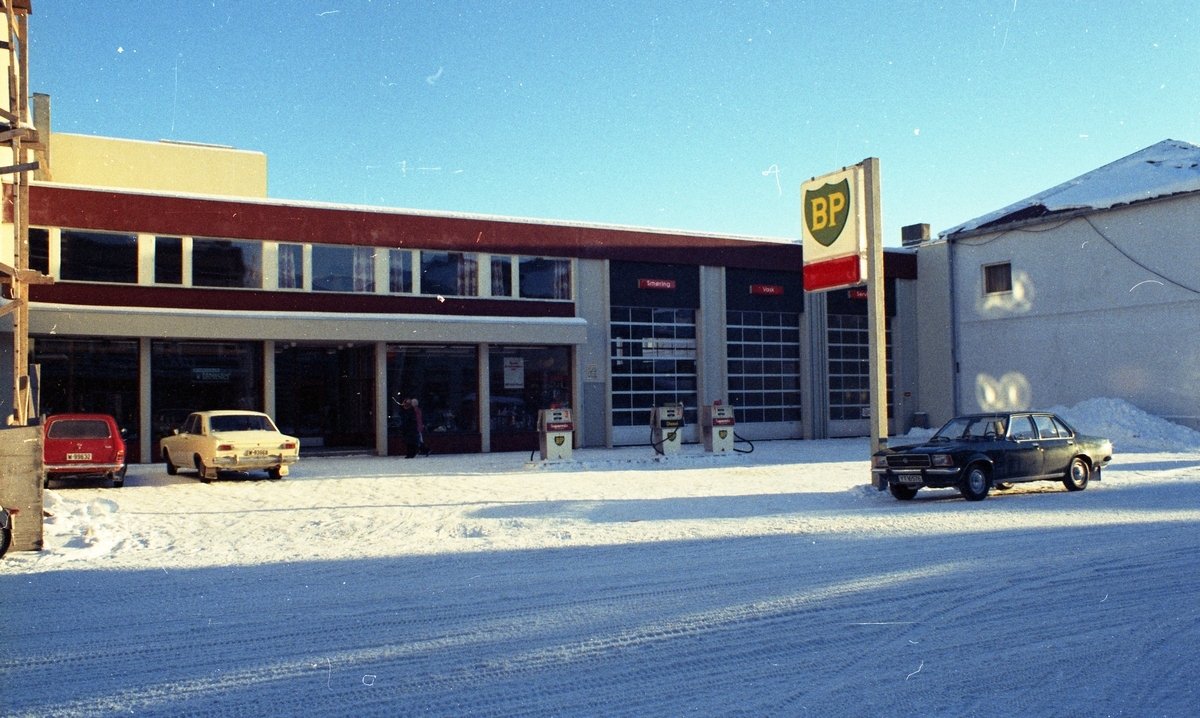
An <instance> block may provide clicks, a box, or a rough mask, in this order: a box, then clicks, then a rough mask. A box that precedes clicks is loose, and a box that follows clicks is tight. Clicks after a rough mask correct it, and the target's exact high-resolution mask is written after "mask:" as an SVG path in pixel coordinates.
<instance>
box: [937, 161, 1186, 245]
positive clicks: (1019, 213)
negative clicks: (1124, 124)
mask: <svg viewBox="0 0 1200 718" xmlns="http://www.w3.org/2000/svg"><path fill="white" fill-rule="evenodd" d="M1196 191H1200V147H1198V146H1196V145H1193V144H1191V143H1189V142H1183V141H1180V140H1171V139H1167V140H1163V141H1162V142H1159V143H1157V144H1154V145H1151V146H1149V147H1146V148H1144V149H1141V150H1138V151H1137V152H1134V153H1133V154H1131V155H1127V156H1125V157H1122V158H1121V159H1118V160H1116V161H1113V162H1110V163H1108V164H1106V165H1104V166H1102V167H1099V168H1097V169H1094V170H1092V171H1090V172H1086V173H1084V174H1082V175H1080V176H1078V177H1076V178H1074V179H1071V180H1068V181H1066V182H1063V183H1062V184H1059V185H1055V186H1054V187H1051V188H1050V189H1047V190H1045V191H1042V192H1039V193H1037V194H1035V195H1033V196H1031V197H1026V198H1025V199H1023V200H1021V201H1019V202H1014V203H1013V204H1010V205H1008V206H1007V207H1003V208H1001V209H998V210H996V211H994V212H989V213H987V214H985V215H982V216H980V217H976V218H975V219H972V220H970V221H968V222H964V223H962V224H960V225H957V226H955V227H952V228H950V229H948V230H946V231H944V232H941V233H939V235H938V236H939V237H941V238H943V239H945V238H949V237H952V236H954V235H961V234H965V233H968V232H974V231H976V230H980V229H983V228H988V227H998V226H1002V225H1005V224H1009V222H1007V221H1005V220H1006V219H1008V218H1009V217H1010V216H1012V219H1011V222H1012V223H1015V222H1018V221H1022V220H1028V219H1031V218H1037V217H1039V216H1050V215H1054V214H1059V213H1062V212H1067V211H1070V210H1102V209H1110V208H1112V207H1115V206H1118V205H1129V204H1133V203H1135V202H1141V201H1145V200H1151V199H1158V198H1161V197H1168V196H1171V195H1177V194H1186V193H1189V192H1196ZM1039 210H1041V211H1040V214H1039ZM1013 215H1015V216H1013Z"/></svg>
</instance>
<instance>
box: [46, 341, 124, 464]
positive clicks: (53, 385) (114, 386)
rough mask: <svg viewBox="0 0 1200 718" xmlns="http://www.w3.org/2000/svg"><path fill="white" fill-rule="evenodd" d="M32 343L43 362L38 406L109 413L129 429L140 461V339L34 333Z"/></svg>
mask: <svg viewBox="0 0 1200 718" xmlns="http://www.w3.org/2000/svg"><path fill="white" fill-rule="evenodd" d="M32 344H33V361H34V363H35V364H40V365H41V367H42V368H41V406H40V407H39V412H40V413H41V414H43V415H46V416H49V415H51V414H62V413H66V412H88V413H91V412H95V413H99V414H109V415H111V416H112V417H113V418H114V419H116V420H117V426H119V427H120V428H122V429H124V430H125V432H126V433H125V441H126V445H127V449H126V451H127V452H130V453H129V460H130V461H135V462H136V461H139V460H140V456H139V454H138V447H139V441H138V413H139V404H138V343H137V341H136V340H122V339H58V338H50V337H35V338H34V339H33V341H32Z"/></svg>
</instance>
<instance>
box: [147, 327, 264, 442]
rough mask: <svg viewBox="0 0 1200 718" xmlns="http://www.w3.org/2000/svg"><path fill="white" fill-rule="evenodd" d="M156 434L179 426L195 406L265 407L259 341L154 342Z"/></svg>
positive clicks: (152, 385)
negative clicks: (263, 404)
mask: <svg viewBox="0 0 1200 718" xmlns="http://www.w3.org/2000/svg"><path fill="white" fill-rule="evenodd" d="M150 346H151V350H150V352H151V358H150V395H151V397H152V399H151V402H150V413H151V422H152V423H151V428H152V431H153V435H152V437H151V438H152V440H153V442H154V446H155V451H157V450H158V449H157V447H158V440H159V439H161V438H162V437H164V436H167V435H168V434H170V433H171V432H172V430H174V429H178V428H179V427H180V426H181V425H182V424H183V421H184V419H186V418H187V416H188V414H190V413H192V412H193V411H207V410H212V409H249V410H252V411H261V410H262V343H261V342H175V341H155V342H153V343H152V344H151V345H150Z"/></svg>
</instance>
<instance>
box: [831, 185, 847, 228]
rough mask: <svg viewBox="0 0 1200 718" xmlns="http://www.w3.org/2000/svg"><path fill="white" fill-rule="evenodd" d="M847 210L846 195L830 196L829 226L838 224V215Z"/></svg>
mask: <svg viewBox="0 0 1200 718" xmlns="http://www.w3.org/2000/svg"><path fill="white" fill-rule="evenodd" d="M845 208H846V195H844V194H842V193H841V192H831V193H830V194H829V226H830V227H832V226H834V225H835V224H837V213H838V212H841V211H842V210H843V209H845Z"/></svg>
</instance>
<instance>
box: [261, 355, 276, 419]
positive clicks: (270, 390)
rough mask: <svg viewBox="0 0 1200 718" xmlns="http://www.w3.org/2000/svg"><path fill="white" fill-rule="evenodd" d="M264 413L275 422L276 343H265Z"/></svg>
mask: <svg viewBox="0 0 1200 718" xmlns="http://www.w3.org/2000/svg"><path fill="white" fill-rule="evenodd" d="M263 413H264V414H266V415H267V416H269V417H271V421H274V420H275V342H274V341H273V340H271V339H267V340H266V341H264V342H263Z"/></svg>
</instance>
